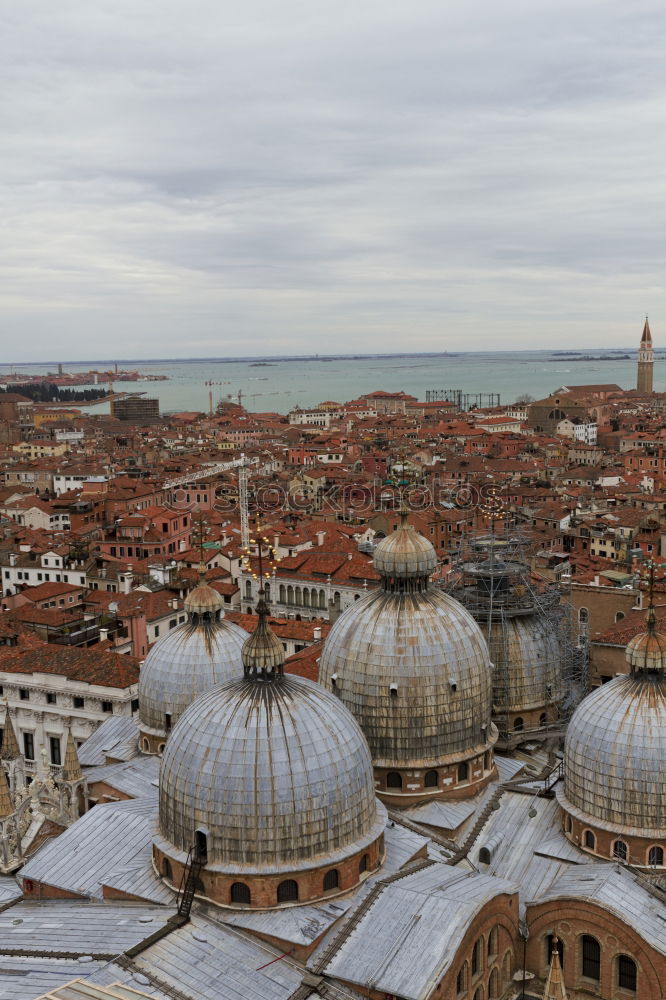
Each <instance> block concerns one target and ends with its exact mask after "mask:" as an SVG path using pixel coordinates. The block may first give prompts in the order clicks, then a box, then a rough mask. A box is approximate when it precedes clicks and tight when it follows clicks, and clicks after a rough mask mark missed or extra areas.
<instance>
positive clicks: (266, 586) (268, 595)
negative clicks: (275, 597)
mask: <svg viewBox="0 0 666 1000" xmlns="http://www.w3.org/2000/svg"><path fill="white" fill-rule="evenodd" d="M264 592H265V594H266V600H267V601H270V599H271V585H270V583H265V584H264Z"/></svg>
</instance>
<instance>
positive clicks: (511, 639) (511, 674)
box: [480, 615, 565, 712]
mask: <svg viewBox="0 0 666 1000" xmlns="http://www.w3.org/2000/svg"><path fill="white" fill-rule="evenodd" d="M480 624H481V630H482V631H483V634H484V635H485V636H486V637H487V635H488V628H487V626H485V625H484V623H483V622H481V623H480ZM488 646H489V649H490V658H491V660H492V663H493V704H494V706H495V709H496V710H497V711H500V710H504V711H509V712H526V711H529V710H530V709H533V708H541V707H543V706H545V705H548V704H553V703H556V702H559V701H561V700H562V698H563V697H564V693H565V692H564V679H563V676H562V649H561V646H560V639H559V636H558V634H557V632H556V631H554V630H553V629H552V628H549V626H548V623H547V622H546V621H544V620H543V618H540V617H537V616H536V615H526V616H524V617H515V618H509V617H503V618H502V620H500V621H496V622H494V623H493V625H492V626H491V629H490V641H489V642H488Z"/></svg>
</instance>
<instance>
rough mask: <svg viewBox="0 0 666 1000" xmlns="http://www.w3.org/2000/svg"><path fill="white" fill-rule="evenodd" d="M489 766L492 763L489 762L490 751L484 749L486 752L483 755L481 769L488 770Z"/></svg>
mask: <svg viewBox="0 0 666 1000" xmlns="http://www.w3.org/2000/svg"><path fill="white" fill-rule="evenodd" d="M491 766H492V765H491V762H490V751H489V750H486V752H485V753H484V755H483V770H484V771H490V769H491Z"/></svg>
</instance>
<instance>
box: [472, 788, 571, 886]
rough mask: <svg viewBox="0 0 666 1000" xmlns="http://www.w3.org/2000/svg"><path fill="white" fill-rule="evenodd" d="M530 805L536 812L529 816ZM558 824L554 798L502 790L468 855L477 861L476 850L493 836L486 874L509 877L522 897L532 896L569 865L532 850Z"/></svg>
mask: <svg viewBox="0 0 666 1000" xmlns="http://www.w3.org/2000/svg"><path fill="white" fill-rule="evenodd" d="M532 807H534V809H536V813H537V815H536V816H533V817H530V816H529V815H528V813H529V811H530V809H531V808H532ZM558 828H559V808H558V804H557V802H556V801H555V800H554V799H543V798H534V797H530V796H529V795H521V794H520V792H509V791H505V792H504V793H503V795H502V797H501V799H500V808H499V809H498V810H496V811H493V812H491V813H490V816H489V817H488V820H487V821H486V823H485V824H484V826H483V827H482V829H481V830H480V831H479V834H478V836H477V837H476V839H475V841H474V844H473V845H472V847H471V848H470V851H469V858H470V860H471V861H472V862H473V863H474V864H478V859H479V850H480V849H481V848H482V847H483V846H484V845H485V844H487V843H489V842H490V841H491V840H492V841H493V842H495V840H496V839H497V844H496V847H495V851H494V853H493V856H492V858H491V862H490V864H489V865H488V867H487V868H486V874H488V875H496V876H499V877H501V878H508V879H511V881H513V882H516V883H518V884H519V885H520V886H521V897H522V898H523V899H534V898H536V897H537V896H538V895H540V893H542V892H545V891H546V889H548V888H549V886H550V885H551V884H552V882H553V881H554V880H555V879H556V878H557V877H558V876H559V875H561V874H562V872H563V871H565V870H566V869H567V868H568V867H569V864H568V863H567V862H564V861H558V860H554V859H551V858H545V857H542V856H541V855H539V854H536V851H537V850H538V849H540V848H541V847H542V846H543V844H544V843H545V841H547V840H550V839H552V837H553V834H554V831H555V830H557V829H558ZM500 836H501V840H500V839H499V837H500Z"/></svg>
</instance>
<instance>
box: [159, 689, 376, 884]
mask: <svg viewBox="0 0 666 1000" xmlns="http://www.w3.org/2000/svg"><path fill="white" fill-rule="evenodd" d="M385 823H386V813H385V810H384V807H383V806H382V805H381V804H380V803H379V802H377V800H376V799H375V792H374V781H373V773H372V764H371V760H370V754H369V752H368V747H367V744H366V742H365V739H364V738H363V734H362V733H361V731H360V729H359V727H358V725H357V724H356V722H355V721H354V719H353V718H352V716H351V715H350V714H349V712H347V710H346V709H345V708H344V706H342V705H341V704H340V702H339V701H338V699H337V698H335V697H334V696H333V695H331V694H329V693H328V692H327V691H325V690H324V689H323V688H322V687H320V686H319V685H318V684H314V683H313V682H311V681H308V680H304V679H303V678H300V677H292V676H290V675H287V676H282V677H279V678H277V679H274V680H272V681H270V682H266V683H262V682H260V681H256V680H254V681H253V680H249V679H247V678H246V679H243V680H239V681H233V682H230V683H227V684H225V685H223V686H222V687H218V688H216V689H215V690H213V691H210V692H208V693H207V694H205V695H203V696H202V697H201V698H199V699H198V700H197V701H196V702H195V703H194V704H193V705H192V706H191V707H190V708H189V709H188V710H187V711H186V712H185V713H184V715H183V716H182V718H181V720H180V722H179V723H178V725H177V726H176V728H175V729H174V731H173V733H172V734H171V737H170V739H169V741H168V743H167V746H166V750H165V753H164V757H163V760H162V770H161V776H160V819H159V829H160V836H159V837H157V838H156V841H155V843H156V845H157V846H158V848H160V849H162V850H164V851H165V852H167V853H169V854H170V855H171V856H173V848H174V847H175V848H176V850H177V851H179V852H181V854H186V853H187V851H188V849H189V848H190V845H191V844H193V843H194V842H195V833H196V831H197V830H200V831H202V832H203V833H204V834H205V835H206V838H207V861H206V868H207V870H209V871H210V870H213V871H214V870H216V869H217V870H219V871H224V872H226V873H232V874H233V873H235V872H239V873H242V874H244V875H248V874H251V873H257V872H258V873H261V872H262V871H266V872H267V873H270V874H273V873H276V872H279V871H281V870H283V871H289V872H294V871H297V870H299V869H303V870H305V869H308V868H311V867H313V866H314V865H321V864H325V863H328V862H336V861H338V860H342V859H343V858H345V857H348V856H349V855H351V854H353V853H354V852H356V851H359V850H363V849H364V848H365V847H366V846H367V845H369V844H370V843H371V842H373V841H375V840H377V838H378V837H379V836H380V835H381V832H382V830H383V828H384V826H385ZM171 845H173V846H171Z"/></svg>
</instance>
